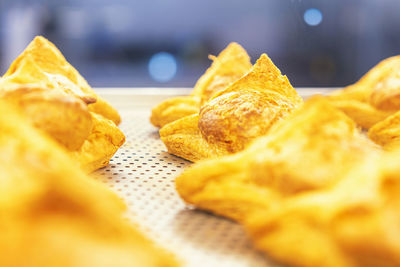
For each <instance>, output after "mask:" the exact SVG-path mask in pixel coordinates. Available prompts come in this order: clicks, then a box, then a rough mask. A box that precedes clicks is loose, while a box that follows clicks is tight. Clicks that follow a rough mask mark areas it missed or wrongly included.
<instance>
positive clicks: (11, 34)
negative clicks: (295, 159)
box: [0, 0, 400, 87]
mask: <svg viewBox="0 0 400 267" xmlns="http://www.w3.org/2000/svg"><path fill="white" fill-rule="evenodd" d="M399 14H400V1H399V0H379V1H378V0H336V1H329V0H309V1H307V0H303V1H301V0H201V1H194V0H148V1H145V0H143V1H137V0H131V1H130V0H113V1H107V0H36V1H28V0H0V73H1V74H2V73H4V72H5V71H6V70H7V68H8V66H9V64H10V63H11V62H12V60H13V59H14V58H15V57H16V56H17V55H18V54H19V53H20V52H21V51H22V50H23V49H24V47H25V46H26V45H27V44H28V43H29V42H30V41H31V39H32V38H33V37H34V36H35V35H43V36H45V37H46V38H48V39H50V40H51V41H52V42H54V43H55V44H56V45H57V46H58V47H59V48H60V50H61V51H62V52H63V54H64V55H65V56H66V58H67V59H68V60H69V61H70V62H71V63H72V65H74V66H75V67H76V68H77V69H78V71H79V72H80V73H81V74H82V75H83V76H84V77H85V78H86V79H87V80H88V81H89V83H90V84H91V85H92V86H97V87H107V86H116V87H124V86H129V87H140V86H146V87H147V86H148V87H191V86H193V84H194V82H195V81H196V80H197V78H198V77H199V76H200V75H201V74H202V73H203V72H204V71H205V69H206V68H207V67H208V65H209V64H210V61H209V60H208V59H207V55H208V54H210V53H211V54H218V53H219V52H220V51H221V50H222V49H223V48H224V47H225V46H226V45H227V44H228V43H229V42H231V41H236V42H238V43H240V44H241V45H242V46H243V47H244V48H245V49H246V50H247V51H248V53H249V54H250V56H251V58H252V61H253V62H254V61H255V60H256V59H257V58H258V56H259V55H260V54H261V53H263V52H266V53H267V54H268V55H269V56H270V57H271V58H272V60H273V61H274V62H275V63H276V65H277V66H278V67H279V68H280V69H281V70H282V72H283V73H285V74H286V75H287V76H288V77H289V79H290V80H291V82H292V83H293V84H294V85H295V86H343V85H346V84H349V83H352V82H354V81H356V80H357V79H358V78H360V76H361V75H362V74H364V73H365V72H366V71H367V70H368V69H370V68H371V67H372V66H374V65H375V64H376V63H378V61H380V60H382V59H384V58H386V57H389V56H393V55H396V54H400V15H399ZM1 74H0V75H1Z"/></svg>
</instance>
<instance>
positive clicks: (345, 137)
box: [176, 97, 378, 221]
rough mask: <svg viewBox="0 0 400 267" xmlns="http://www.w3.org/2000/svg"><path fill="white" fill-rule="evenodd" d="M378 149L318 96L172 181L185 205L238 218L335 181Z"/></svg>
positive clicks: (348, 120) (348, 119)
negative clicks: (246, 142) (243, 145)
mask: <svg viewBox="0 0 400 267" xmlns="http://www.w3.org/2000/svg"><path fill="white" fill-rule="evenodd" d="M377 151H378V149H377V147H376V146H375V145H374V144H373V143H372V142H371V141H370V140H368V139H367V138H366V137H365V136H364V135H363V134H362V133H361V132H360V131H359V130H358V129H357V127H356V125H355V123H354V122H353V121H352V120H351V119H350V118H348V117H347V116H346V115H345V114H344V113H342V112H341V111H339V110H338V109H336V108H334V107H332V106H331V105H330V104H329V102H328V101H327V100H325V99H324V98H322V97H317V98H312V99H310V100H308V101H307V102H306V103H305V104H304V106H303V107H302V108H300V109H299V110H297V111H295V112H294V113H293V114H292V115H290V116H289V117H288V118H286V119H285V120H282V121H280V122H278V123H276V124H275V125H273V126H272V128H271V130H270V131H269V133H268V135H265V136H262V137H259V138H258V139H256V140H255V141H254V142H253V143H252V144H251V145H250V146H249V147H248V148H247V149H245V150H243V151H242V152H239V153H236V154H234V155H229V156H224V157H220V158H215V159H210V160H205V161H201V162H198V163H196V164H195V165H193V166H192V167H190V168H189V169H187V170H185V171H184V172H183V174H181V175H180V176H179V177H178V178H177V179H176V189H177V191H178V193H179V194H180V196H181V197H182V198H183V199H184V200H185V201H187V202H188V203H190V204H193V205H195V206H196V207H199V208H201V209H206V210H209V211H212V212H214V213H216V214H219V215H223V216H226V217H229V218H233V219H236V220H239V221H241V220H242V219H245V218H246V217H248V216H249V214H251V213H258V212H261V213H262V212H264V211H265V210H267V209H269V207H270V206H271V205H272V206H273V205H275V204H274V203H275V202H276V201H279V200H280V199H282V198H284V197H286V196H291V195H295V194H299V193H302V192H307V191H313V190H318V189H321V188H325V187H330V186H332V185H334V184H335V183H336V182H337V181H338V180H340V179H341V178H342V177H343V175H345V174H346V173H347V172H348V171H349V170H350V169H351V168H352V167H353V166H354V164H357V163H358V162H360V161H363V160H364V159H365V157H366V155H368V154H374V153H375V152H377Z"/></svg>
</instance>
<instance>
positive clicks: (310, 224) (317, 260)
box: [245, 153, 400, 267]
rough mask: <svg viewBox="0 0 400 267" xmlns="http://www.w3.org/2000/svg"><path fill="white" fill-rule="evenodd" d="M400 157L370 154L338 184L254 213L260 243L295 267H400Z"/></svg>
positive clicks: (252, 226) (249, 225)
mask: <svg viewBox="0 0 400 267" xmlns="http://www.w3.org/2000/svg"><path fill="white" fill-rule="evenodd" d="M399 156H400V155H399V153H397V154H386V155H384V156H382V157H381V158H379V157H376V155H375V156H370V157H368V158H366V160H365V161H364V162H361V164H357V165H355V166H354V168H353V170H352V171H351V172H349V173H348V174H347V175H346V177H344V178H343V179H342V180H341V181H340V182H339V183H338V184H337V185H336V186H334V187H333V188H328V189H325V190H321V191H316V192H310V193H308V194H302V195H296V196H294V197H292V198H287V199H285V200H283V201H281V202H280V203H277V204H276V205H275V206H273V208H271V209H270V210H268V211H267V212H264V213H261V212H260V213H258V214H253V215H252V218H250V219H249V220H247V222H246V223H245V227H246V229H247V230H248V231H249V233H250V235H251V236H252V238H253V240H254V243H255V246H256V247H257V248H258V249H260V250H262V251H263V252H265V253H267V254H268V255H269V256H272V257H273V258H274V259H276V260H279V261H281V262H284V263H287V264H290V265H291V266H324V267H325V266H326V267H336V266H344V267H356V266H360V267H361V266H371V267H378V266H398V265H399V264H400V256H399V255H400V242H399V240H400V239H399V235H400V234H399V232H398V230H397V229H398V223H399V221H400V217H399V213H398V210H399V208H400V200H399V194H400V191H399V188H400V179H399V178H400V177H399V175H398V173H399V171H400V170H399V167H398V157H399Z"/></svg>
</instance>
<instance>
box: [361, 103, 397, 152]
mask: <svg viewBox="0 0 400 267" xmlns="http://www.w3.org/2000/svg"><path fill="white" fill-rule="evenodd" d="M368 137H369V138H370V139H371V140H372V141H374V142H375V143H377V144H379V145H381V146H383V147H385V148H390V147H393V145H394V144H398V143H399V142H400V111H399V112H396V113H395V114H393V115H391V116H389V117H387V118H386V119H384V120H382V121H380V122H379V123H377V124H375V125H374V126H373V127H372V128H371V129H369V131H368Z"/></svg>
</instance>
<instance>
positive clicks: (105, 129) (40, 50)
mask: <svg viewBox="0 0 400 267" xmlns="http://www.w3.org/2000/svg"><path fill="white" fill-rule="evenodd" d="M0 97H1V98H2V99H4V100H6V101H7V102H9V103H12V104H14V105H15V106H17V107H18V108H19V110H20V112H22V113H23V114H25V115H26V116H27V117H28V118H29V120H30V122H31V123H32V124H33V125H34V126H35V127H37V128H38V129H40V130H42V131H43V132H45V133H47V134H48V135H49V136H51V137H52V138H53V139H54V140H56V141H57V142H58V143H60V144H61V145H63V146H64V147H65V148H66V149H67V150H68V151H70V154H71V156H72V157H73V158H75V159H76V160H77V161H78V162H79V163H80V165H81V167H82V168H84V169H85V170H86V171H88V172H91V171H94V170H96V169H98V168H101V167H104V166H106V165H107V164H108V161H109V160H110V158H111V157H112V156H113V155H114V153H115V152H116V151H117V149H118V148H119V147H120V146H121V145H122V144H123V143H124V141H125V136H124V135H123V133H122V132H121V131H120V130H119V128H118V127H117V126H116V125H115V123H114V122H116V123H119V121H120V117H119V115H118V113H117V112H116V110H115V109H114V108H112V107H111V106H110V105H109V104H108V103H106V102H105V101H104V100H102V99H101V98H99V97H98V96H97V95H96V94H95V93H94V91H93V90H92V89H91V88H90V87H89V85H88V84H87V82H86V81H85V80H84V79H83V77H82V76H80V74H79V73H78V72H77V71H76V70H75V69H74V68H73V67H72V66H71V65H70V64H69V63H68V62H67V61H66V60H65V58H64V57H63V56H62V54H61V52H60V51H59V50H58V49H57V48H56V47H55V46H54V45H53V44H52V43H50V42H49V41H47V40H46V39H44V38H43V37H36V38H35V39H34V40H33V41H32V42H31V43H30V44H29V45H28V47H27V48H26V49H25V51H24V52H23V53H22V54H21V55H20V56H19V57H18V58H17V59H16V60H15V61H14V62H13V63H12V64H11V66H10V68H9V70H8V71H7V72H6V74H5V75H4V76H3V77H2V78H0ZM93 105H96V106H95V107H94V108H93ZM107 117H108V118H110V119H112V120H113V121H112V120H110V119H108V118H107Z"/></svg>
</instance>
